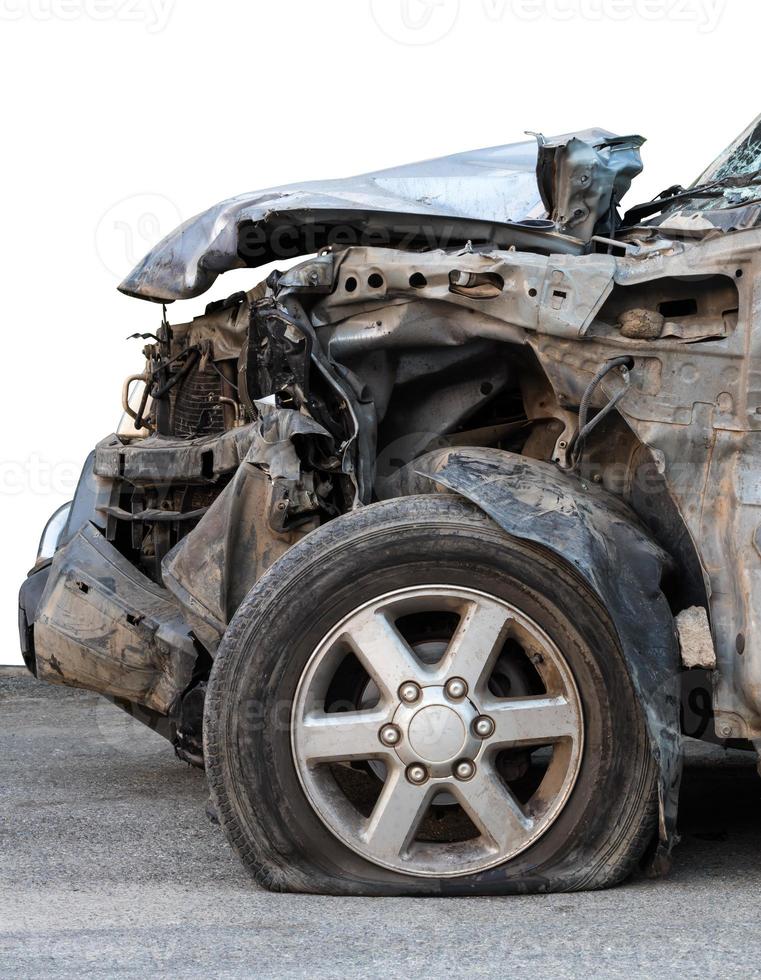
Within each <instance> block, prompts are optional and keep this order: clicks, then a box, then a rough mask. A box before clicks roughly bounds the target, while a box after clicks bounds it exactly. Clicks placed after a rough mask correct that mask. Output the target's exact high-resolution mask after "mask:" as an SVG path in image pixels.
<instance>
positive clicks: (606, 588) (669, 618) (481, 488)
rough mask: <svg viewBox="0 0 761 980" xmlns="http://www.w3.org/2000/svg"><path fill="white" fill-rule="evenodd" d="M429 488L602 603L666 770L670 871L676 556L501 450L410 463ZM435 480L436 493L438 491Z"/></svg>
mask: <svg viewBox="0 0 761 980" xmlns="http://www.w3.org/2000/svg"><path fill="white" fill-rule="evenodd" d="M412 467H413V468H414V472H415V473H416V474H417V476H418V477H419V478H422V479H423V480H424V482H425V484H426V486H423V487H421V486H420V485H416V486H415V492H420V491H421V489H422V490H428V491H430V490H441V489H445V490H449V491H453V492H454V493H457V494H460V495H461V496H463V497H465V498H466V499H468V500H470V501H471V502H472V503H474V504H475V505H476V506H477V507H479V508H480V509H481V510H482V511H484V513H486V514H488V516H489V517H491V518H492V520H494V521H495V522H496V523H497V524H499V526H500V527H502V528H503V529H504V530H505V531H506V532H507V533H508V534H509V535H511V536H512V537H516V538H520V539H521V540H524V541H529V542H533V543H534V544H536V545H539V546H540V547H542V548H545V549H547V550H548V551H550V552H552V553H553V554H554V555H556V556H557V557H559V558H560V559H561V560H562V561H564V562H565V563H566V564H567V565H568V566H569V567H570V568H571V569H572V570H573V571H574V572H575V573H576V574H577V575H578V576H580V577H581V579H583V581H584V582H585V584H586V585H587V586H588V587H589V588H590V589H591V590H592V592H593V593H594V594H595V595H596V596H597V597H598V599H599V600H600V602H601V603H602V604H603V606H604V607H605V609H606V610H607V613H608V615H609V616H610V618H611V620H612V623H613V625H614V627H615V630H616V632H617V634H618V639H619V643H620V646H621V651H622V653H623V656H624V658H625V661H626V663H627V666H628V669H629V675H630V677H631V680H632V684H633V686H634V689H635V691H636V694H637V696H638V698H639V700H640V703H641V705H642V709H643V712H644V716H645V720H646V724H647V729H648V734H649V738H650V745H651V749H652V753H653V757H654V759H655V762H656V764H657V766H658V770H659V805H660V824H659V845H658V848H657V850H656V852H655V855H654V857H653V862H652V863H653V868H654V869H655V870H665V868H666V867H667V866H668V863H669V855H670V853H671V849H672V847H673V846H674V845H675V844H676V843H678V839H679V838H678V836H677V832H676V823H677V810H678V798H679V785H680V781H681V772H682V746H681V730H680V719H679V703H680V696H679V683H680V673H681V659H680V654H679V644H678V639H677V634H676V628H675V625H674V618H673V614H672V611H671V608H670V606H669V603H668V601H667V599H666V597H665V595H664V594H663V592H662V591H661V587H660V586H661V581H662V579H663V576H664V573H665V572H666V571H667V570H668V569H669V567H670V566H671V565H672V559H671V558H670V556H669V555H668V554H667V553H666V552H665V551H664V550H663V549H662V548H661V547H660V545H659V544H658V543H657V542H656V541H654V540H653V538H652V537H651V536H650V534H649V533H648V531H647V530H646V529H645V528H644V527H643V525H642V524H641V523H640V521H639V519H638V518H637V516H636V515H635V514H634V512H633V511H631V510H630V509H629V508H628V507H627V506H626V505H625V504H624V503H623V502H622V501H621V500H619V499H618V498H617V497H615V496H613V495H612V494H610V493H608V492H607V491H606V490H604V489H602V488H601V487H598V486H597V485H595V484H591V483H587V482H585V481H583V480H581V479H579V478H577V477H576V476H573V475H572V474H569V473H565V472H564V471H562V470H560V469H559V468H558V467H556V466H553V465H551V464H549V463H544V462H541V461H539V460H534V459H529V458H528V457H525V456H519V455H516V454H514V453H508V452H504V451H502V450H499V449H480V448H464V449H460V448H458V449H456V450H452V449H445V450H438V451H436V452H433V453H429V454H427V455H426V456H424V457H421V458H420V459H419V460H417V461H416V462H415V463H413V464H412ZM431 483H432V484H433V486H431Z"/></svg>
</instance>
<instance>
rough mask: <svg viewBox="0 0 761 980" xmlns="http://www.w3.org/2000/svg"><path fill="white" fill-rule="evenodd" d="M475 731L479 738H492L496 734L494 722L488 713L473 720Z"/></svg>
mask: <svg viewBox="0 0 761 980" xmlns="http://www.w3.org/2000/svg"><path fill="white" fill-rule="evenodd" d="M473 733H474V734H475V735H477V736H478V737H479V738H490V737H491V736H492V735H493V734H494V722H493V721H492V719H491V718H489V717H488V716H487V715H479V716H478V718H476V720H475V721H474V722H473Z"/></svg>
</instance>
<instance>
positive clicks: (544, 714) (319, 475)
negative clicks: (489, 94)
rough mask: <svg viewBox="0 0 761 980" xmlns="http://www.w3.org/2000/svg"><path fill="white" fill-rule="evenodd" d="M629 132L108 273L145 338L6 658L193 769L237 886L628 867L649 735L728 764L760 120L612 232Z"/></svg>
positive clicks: (457, 169)
mask: <svg viewBox="0 0 761 980" xmlns="http://www.w3.org/2000/svg"><path fill="white" fill-rule="evenodd" d="M760 119H761V117H760ZM643 142H644V141H643V139H642V138H641V137H638V136H630V137H619V136H615V135H613V134H612V133H609V132H607V131H605V130H589V131H586V132H583V133H576V134H572V135H568V136H561V137H557V138H551V139H545V138H544V137H543V136H540V135H538V136H536V137H532V138H531V139H529V140H527V141H526V142H525V143H521V144H515V145H511V146H506V147H496V148H492V149H488V150H482V151H477V152H472V153H462V154H459V155H456V156H453V157H448V158H445V159H440V160H434V161H429V162H426V163H422V164H414V165H410V166H405V167H399V168H395V169H392V170H387V171H381V172H378V173H374V174H367V175H363V176H360V177H356V178H351V179H348V180H343V181H342V180H336V181H324V182H312V183H306V184H302V185H297V186H287V187H280V188H274V189H269V190H265V191H261V192H258V193H254V194H247V195H242V196H240V197H236V198H233V199H231V200H228V201H225V202H223V203H222V204H219V205H217V206H216V207H214V208H211V209H210V210H209V211H207V212H205V213H204V214H201V215H199V216H197V217H195V218H193V219H191V220H190V221H188V222H186V223H185V224H184V225H182V226H181V227H180V228H179V229H178V230H177V231H176V232H174V233H172V234H171V235H169V236H168V237H167V238H166V239H164V240H163V241H162V242H161V243H160V244H159V245H158V246H157V247H156V248H155V249H154V250H153V251H152V252H151V253H150V254H149V255H148V256H147V257H146V258H145V259H144V260H143V261H142V262H141V263H140V264H139V266H138V267H137V268H136V269H135V270H134V271H133V272H132V273H131V274H130V275H128V276H127V278H126V279H125V280H124V282H123V283H122V284H121V286H120V289H121V290H122V292H123V293H126V294H127V295H129V296H132V297H136V298H139V299H142V300H145V301H150V302H154V303H156V304H161V305H163V310H162V311H161V315H160V316H159V315H157V327H156V330H155V333H154V334H151V335H147V336H143V337H142V338H141V339H142V342H143V344H144V349H143V354H142V359H141V361H140V363H138V362H135V363H134V364H133V365H131V370H130V371H129V372H128V377H127V380H126V382H125V385H124V390H123V407H124V412H125V416H124V419H123V421H122V424H121V425H120V426H119V430H118V431H117V432H115V433H113V434H110V435H107V436H106V437H105V438H104V439H103V440H102V441H101V442H100V443H99V444H98V445H97V446H96V447H95V448H94V450H93V452H92V453H91V454H90V456H89V458H88V459H87V461H86V463H85V465H84V469H83V471H82V476H81V479H80V482H79V485H78V488H77V491H76V495H75V497H74V499H73V501H72V502H71V504H70V505H67V506H66V507H65V508H62V509H61V510H60V511H59V512H57V513H56V514H55V515H54V517H53V518H52V519H51V521H50V523H49V525H48V527H47V528H46V530H45V533H44V535H43V538H42V542H41V545H40V551H39V555H38V560H37V563H36V564H35V566H34V568H33V569H32V571H31V572H30V574H29V576H28V578H27V580H26V582H25V583H24V585H23V587H22V590H21V599H20V613H19V616H20V633H21V645H22V651H23V655H24V659H25V662H26V663H27V665H28V666H29V668H30V670H32V671H33V672H34V673H35V674H36V676H37V677H38V678H40V679H41V680H44V681H48V682H50V683H53V684H65V685H72V686H75V687H80V688H85V689H88V690H91V691H97V692H99V693H101V694H102V695H104V696H106V697H107V698H110V699H111V700H112V701H113V702H114V703H115V704H116V705H118V706H119V707H121V708H123V709H125V710H127V711H129V712H130V713H131V714H132V715H133V716H134V717H136V718H138V719H140V720H141V721H143V722H145V723H146V724H148V725H150V726H151V727H153V728H154V729H155V730H156V731H158V732H160V733H161V734H162V735H164V736H165V737H166V738H167V739H169V740H170V741H171V743H172V744H173V746H174V748H175V751H176V753H177V755H178V756H179V757H180V758H181V759H184V760H186V761H188V762H191V763H193V764H196V765H199V766H205V768H206V772H207V774H208V780H209V785H210V791H211V797H212V801H213V804H214V807H215V809H216V812H217V814H218V817H219V820H220V822H221V825H222V827H223V829H224V832H225V834H226V835H227V838H228V840H229V841H230V844H231V845H232V847H233V849H234V850H235V851H236V852H237V853H238V854H239V856H240V857H241V859H242V860H243V862H244V863H245V864H246V865H247V866H248V868H249V869H250V870H251V872H252V873H253V874H254V875H255V876H256V878H257V879H258V881H259V882H261V883H262V884H264V885H266V886H267V887H269V888H272V889H278V890H286V891H288V890H291V891H309V892H322V893H335V894H366V895H386V894H409V895H425V894H439V895H442V894H448V895H458V894H459V895H465V894H469V895H472V894H497V893H510V892H532V891H553V890H554V891H557V890H573V889H584V888H599V887H603V886H607V885H613V884H615V883H617V882H620V881H622V880H623V879H625V878H626V877H627V876H628V875H629V874H630V873H631V872H632V871H633V870H634V869H635V868H637V867H641V866H647V867H648V868H649V869H650V870H651V871H653V872H656V873H657V872H659V871H661V872H662V871H664V870H665V869H666V868H667V867H668V863H669V855H670V853H671V850H672V848H673V846H674V845H675V843H676V842H677V839H678V838H677V815H678V814H677V803H678V793H679V782H680V772H681V757H682V739H683V737H684V736H685V735H689V736H691V737H697V738H705V739H709V740H714V741H718V742H720V743H723V744H732V745H735V746H740V747H745V748H747V749H749V750H752V749H754V748H755V747H758V746H759V744H761V742H760V741H759V740H761V649H760V648H759V637H760V635H761V634H759V633H758V632H757V630H761V624H760V623H759V615H760V614H761V586H759V582H760V581H761V578H760V577H759V574H758V573H759V570H760V568H761V513H760V512H759V504H760V503H761V493H760V491H759V487H760V486H761V480H760V477H761V440H760V439H759V434H761V368H759V365H760V364H761V315H760V314H759V301H758V297H757V295H756V291H755V290H756V283H757V282H758V281H759V275H761V230H759V222H760V221H761V190H760V188H761V121H759V120H757V121H756V122H755V123H754V124H753V125H752V126H751V127H750V128H749V129H748V130H747V131H746V132H745V133H743V134H742V135H741V136H740V137H739V138H738V140H737V141H736V142H735V143H734V144H733V145H732V146H730V147H729V148H728V149H727V150H726V151H725V152H724V153H722V155H721V156H720V157H719V158H718V160H717V161H716V162H715V163H714V164H712V165H711V166H710V167H709V168H708V169H707V170H706V172H705V173H704V174H703V175H702V176H701V177H700V178H699V179H698V181H697V182H695V183H694V184H693V185H691V186H690V187H687V188H685V187H682V186H678V185H675V186H673V187H670V188H669V189H667V190H666V191H664V192H663V193H662V194H660V195H659V196H658V197H657V198H656V199H655V200H653V201H649V202H647V203H645V204H642V205H638V206H635V207H633V208H630V209H629V210H628V211H626V212H624V211H623V209H622V206H621V202H622V199H623V197H624V195H625V194H626V193H627V192H628V190H629V188H630V185H631V183H632V181H633V180H634V178H635V177H636V176H637V175H638V174H639V173H640V171H641V169H642V160H641V145H642V143H643ZM274 262H279V263H280V264H281V265H286V266H287V268H285V270H284V271H275V272H272V273H271V274H270V275H269V276H268V277H267V278H266V280H265V281H264V282H261V283H259V284H258V285H257V284H255V283H254V282H253V281H252V287H251V289H250V290H249V291H247V292H237V293H235V294H234V295H231V296H230V297H229V298H228V299H226V300H223V301H218V302H213V303H211V304H210V305H208V306H207V307H206V309H205V311H204V312H203V313H202V314H201V315H198V316H195V317H194V318H192V319H189V318H187V317H185V318H183V317H182V316H175V315H172V316H171V318H170V315H169V311H168V307H169V305H170V304H172V303H177V302H180V301H184V300H191V299H194V298H195V297H198V296H201V295H202V294H203V293H204V292H205V291H207V290H208V289H209V288H210V287H211V286H212V285H213V283H214V282H215V281H216V279H217V277H218V276H219V275H221V274H223V273H225V272H227V271H229V270H232V269H246V268H250V269H252V270H253V269H255V268H257V267H259V266H263V265H265V264H268V263H270V264H271V263H274ZM294 262H295V264H294ZM173 309H176V307H174V308H173ZM157 312H158V311H157ZM757 348H759V349H758V350H757ZM757 457H758V458H757Z"/></svg>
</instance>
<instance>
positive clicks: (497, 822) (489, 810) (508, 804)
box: [452, 762, 533, 850]
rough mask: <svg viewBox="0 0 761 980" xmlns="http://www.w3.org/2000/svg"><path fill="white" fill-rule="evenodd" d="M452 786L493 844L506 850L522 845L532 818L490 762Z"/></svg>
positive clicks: (463, 805)
mask: <svg viewBox="0 0 761 980" xmlns="http://www.w3.org/2000/svg"><path fill="white" fill-rule="evenodd" d="M452 788H453V789H454V791H455V793H456V795H457V797H458V798H459V800H460V803H461V804H462V807H463V809H464V810H465V811H466V813H467V814H468V816H469V817H470V819H471V820H472V821H473V823H474V824H475V826H476V828H477V829H478V830H480V831H481V833H482V834H484V835H485V836H486V837H488V838H489V839H490V840H491V842H492V844H493V846H494V847H496V848H498V849H499V850H505V849H507V848H509V849H513V848H517V847H522V846H523V844H524V842H525V840H526V838H527V837H528V835H529V834H530V832H531V830H532V828H533V820H532V819H531V817H529V816H527V815H526V814H525V813H524V812H523V810H522V809H521V807H520V804H519V803H518V801H517V800H516V799H515V797H514V796H513V794H512V793H511V792H510V791H509V790H508V788H507V787H506V786H505V785H504V783H503V782H502V780H501V779H500V778H499V776H498V775H497V773H496V772H495V771H494V770H493V769H492V767H491V766H490V765H489V764H488V763H486V762H481V763H480V765H479V767H478V771H477V772H476V775H475V776H474V777H473V779H471V780H470V781H469V782H467V783H457V784H455V785H454V786H453V787H452Z"/></svg>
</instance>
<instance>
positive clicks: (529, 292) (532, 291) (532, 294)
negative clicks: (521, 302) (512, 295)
mask: <svg viewBox="0 0 761 980" xmlns="http://www.w3.org/2000/svg"><path fill="white" fill-rule="evenodd" d="M528 294H529V296H531V297H532V298H533V297H534V296H536V290H535V289H534V287H533V286H532V287H531V289H529V291H528Z"/></svg>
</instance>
